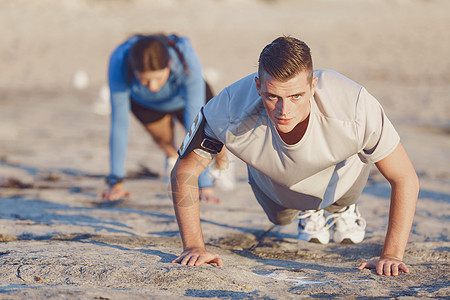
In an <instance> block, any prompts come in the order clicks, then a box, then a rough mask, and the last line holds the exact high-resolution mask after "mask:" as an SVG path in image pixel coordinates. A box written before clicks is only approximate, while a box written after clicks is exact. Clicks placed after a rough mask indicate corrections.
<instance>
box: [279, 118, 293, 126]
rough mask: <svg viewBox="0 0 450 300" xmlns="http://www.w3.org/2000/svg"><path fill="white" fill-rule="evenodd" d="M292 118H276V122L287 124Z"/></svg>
mask: <svg viewBox="0 0 450 300" xmlns="http://www.w3.org/2000/svg"><path fill="white" fill-rule="evenodd" d="M291 120H292V119H277V121H278V124H280V125H287V124H289V123H290V122H291Z"/></svg>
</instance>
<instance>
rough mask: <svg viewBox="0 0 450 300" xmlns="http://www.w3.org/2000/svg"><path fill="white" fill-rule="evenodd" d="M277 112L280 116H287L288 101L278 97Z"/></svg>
mask: <svg viewBox="0 0 450 300" xmlns="http://www.w3.org/2000/svg"><path fill="white" fill-rule="evenodd" d="M277 105H278V112H279V114H280V115H281V116H287V115H288V112H289V111H288V103H287V101H286V100H285V99H283V98H280V99H279V100H278V103H277Z"/></svg>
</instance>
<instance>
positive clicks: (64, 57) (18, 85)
mask: <svg viewBox="0 0 450 300" xmlns="http://www.w3.org/2000/svg"><path fill="white" fill-rule="evenodd" d="M448 11H450V1H447V0H334V1H331V0H329V1H327V0H316V1H306V0H58V1H54V0H39V1H33V0H0V30H1V33H0V60H1V72H0V117H2V120H3V121H2V126H1V127H2V129H1V130H0V141H1V144H0V150H1V152H0V154H1V155H3V156H4V157H8V158H10V159H11V158H13V157H17V155H19V154H20V153H21V154H22V156H21V157H20V160H21V161H23V160H27V159H28V160H30V161H29V162H28V163H30V164H32V163H33V161H35V159H36V158H37V156H35V157H34V158H33V156H32V155H31V156H30V155H28V156H27V155H26V154H27V153H28V154H29V152H26V151H25V150H24V148H28V150H27V151H30V149H29V147H30V143H31V145H33V147H37V148H36V151H37V152H39V153H40V156H39V159H41V162H42V163H46V164H48V165H52V162H54V161H55V156H54V155H53V156H51V157H48V158H46V159H45V158H44V156H43V155H44V153H45V152H46V151H45V150H46V148H45V147H46V146H45V140H46V139H47V140H48V141H49V142H50V139H51V138H53V137H55V136H56V137H57V138H59V139H57V141H58V142H55V141H54V140H52V141H51V143H52V148H53V149H55V147H56V149H57V147H58V145H60V147H61V149H64V151H60V152H58V153H59V155H61V156H62V158H61V159H63V158H64V161H65V163H67V162H70V161H73V158H74V156H79V155H81V156H82V155H83V151H87V150H86V149H85V148H84V150H83V147H80V145H83V143H86V147H93V145H97V146H98V149H99V151H101V153H99V154H98V155H99V157H97V156H96V155H97V154H93V153H95V151H94V152H92V151H89V153H85V154H84V155H85V159H87V160H91V161H99V160H98V159H100V160H102V161H103V162H104V163H102V164H101V166H99V165H96V168H100V169H102V170H103V169H104V172H107V164H106V159H105V158H104V157H106V156H107V155H108V154H107V145H106V144H107V135H108V128H109V127H108V126H109V117H108V110H107V104H105V103H104V101H105V99H107V91H105V86H106V84H107V82H106V72H107V64H108V58H109V55H110V53H111V51H112V50H113V49H114V47H116V46H117V45H118V44H119V43H121V42H122V41H124V40H125V39H126V38H127V37H129V36H130V35H132V34H135V33H155V32H164V33H168V34H169V33H177V34H179V35H184V36H187V37H189V38H190V40H191V42H192V44H193V46H194V48H195V49H196V51H197V53H198V55H199V57H200V60H201V62H202V65H203V67H204V73H205V76H206V78H207V79H208V80H209V81H210V82H211V84H212V86H213V88H214V90H215V92H216V93H218V92H219V91H220V90H222V89H223V88H224V87H226V86H227V85H229V84H231V83H233V82H234V81H236V80H238V79H240V78H241V77H243V76H246V75H248V74H250V73H253V72H255V71H256V67H257V59H258V56H259V53H260V51H261V50H262V49H263V47H264V46H265V45H266V44H268V43H270V42H271V41H272V40H273V39H275V38H276V37H277V36H280V35H291V36H295V37H297V38H300V39H302V40H304V41H305V42H306V43H307V44H308V45H309V46H310V47H311V49H312V54H313V59H314V63H315V68H330V69H334V70H336V71H338V72H340V73H342V74H344V75H346V76H347V77H350V78H351V79H353V80H354V81H356V82H358V83H360V84H362V85H364V86H365V87H366V88H367V89H368V90H369V92H371V93H372V94H373V95H375V97H376V98H377V99H379V101H380V102H381V103H382V104H383V106H384V108H385V110H386V111H387V113H388V115H389V117H390V118H391V120H392V121H393V123H394V125H395V126H396V127H397V129H398V130H399V131H400V133H401V135H402V137H404V139H405V142H404V143H405V144H406V146H407V150H408V152H410V155H411V157H412V158H413V161H414V162H415V164H416V166H417V165H418V167H419V169H422V170H426V169H427V170H426V172H428V173H433V174H434V175H436V176H441V177H442V176H444V177H445V178H449V177H450V175H449V172H448V171H447V167H448V163H449V158H448V154H447V153H448V152H447V150H448V149H449V138H448V137H449V135H448V134H449V131H450V120H449V119H450V118H449V114H450V105H449V103H450V101H449V95H450V59H449V53H450V34H449V28H450V18H449V17H448ZM102 99H103V100H102ZM102 101H103V102H102ZM99 103H100V104H101V105H100V104H99ZM102 105H103V106H102ZM2 107H3V108H2ZM92 112H94V113H93V114H92ZM58 122H59V123H58ZM95 130H97V131H95ZM141 133H142V132H139V133H138V135H140V134H141ZM141 137H142V136H141ZM24 139H26V140H24ZM71 140H72V142H71ZM74 140H77V142H73V141H74ZM71 143H74V145H73V146H77V148H76V150H72V151H74V152H71V151H70V150H67V149H68V148H67V146H70V145H71ZM96 143H97V144H96ZM131 143H137V144H138V145H140V144H139V143H144V144H143V145H142V149H144V148H145V147H147V146H148V144H145V143H147V142H141V141H136V140H134V139H133V136H131ZM39 147H42V148H39ZM47 147H48V145H47ZM146 149H148V148H146ZM24 151H25V152H24ZM47 152H48V151H47ZM131 152H133V150H132V148H131ZM137 155H138V154H137ZM423 157H428V158H429V159H428V160H424V159H423ZM17 159H19V158H18V157H17ZM433 162H435V163H434V165H432V168H429V166H430V164H433ZM443 162H444V163H443ZM74 163H75V162H74ZM57 165H61V163H57ZM424 172H425V171H424Z"/></svg>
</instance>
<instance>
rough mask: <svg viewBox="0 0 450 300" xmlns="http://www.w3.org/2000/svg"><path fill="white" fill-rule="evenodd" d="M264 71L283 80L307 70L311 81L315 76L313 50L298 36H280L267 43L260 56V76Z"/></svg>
mask: <svg viewBox="0 0 450 300" xmlns="http://www.w3.org/2000/svg"><path fill="white" fill-rule="evenodd" d="M263 71H265V72H267V73H268V74H269V75H270V76H272V77H273V78H275V79H276V80H279V81H281V82H284V81H287V80H289V79H291V78H292V77H293V76H295V75H297V74H299V73H300V72H303V71H306V72H308V73H309V74H308V80H309V81H310V82H311V81H312V78H313V63H312V58H311V50H310V49H309V47H308V45H306V44H305V43H304V42H302V41H300V40H298V39H296V38H293V37H285V36H283V37H279V38H277V39H275V40H274V41H273V42H272V43H270V44H269V45H267V46H266V47H265V48H264V49H263V51H262V52H261V54H260V56H259V67H258V76H259V77H260V78H261V76H262V75H263Z"/></svg>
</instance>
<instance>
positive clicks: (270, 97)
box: [267, 95, 278, 100]
mask: <svg viewBox="0 0 450 300" xmlns="http://www.w3.org/2000/svg"><path fill="white" fill-rule="evenodd" d="M267 98H269V99H270V100H277V99H278V97H277V96H275V95H268V96H267Z"/></svg>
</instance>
